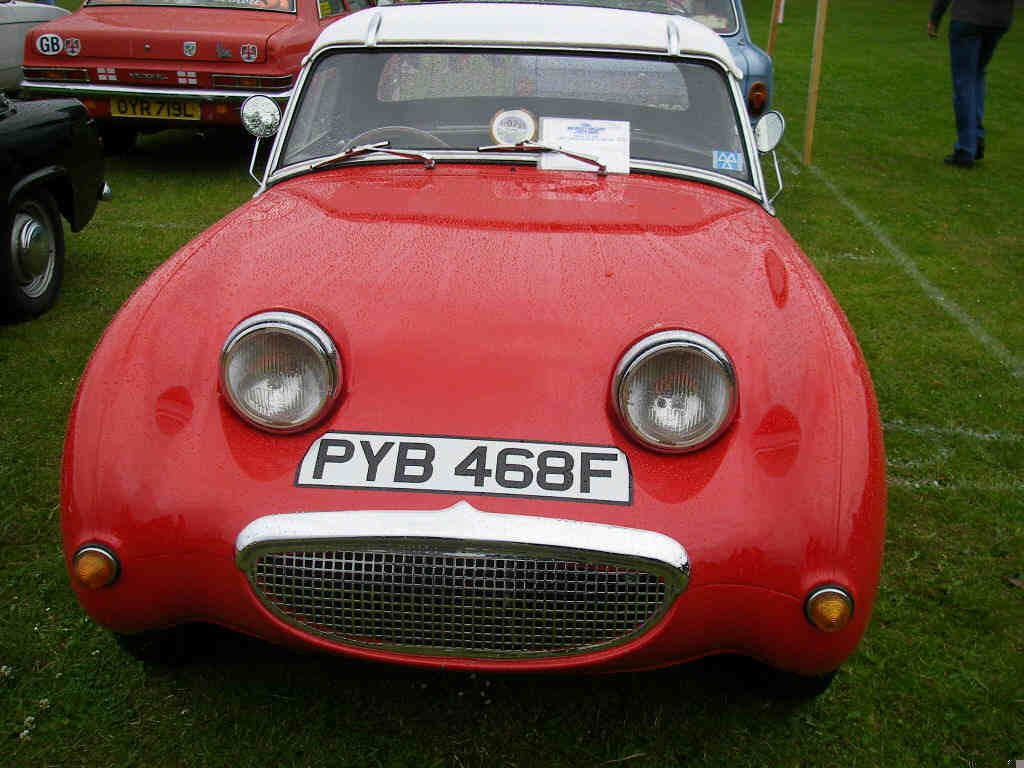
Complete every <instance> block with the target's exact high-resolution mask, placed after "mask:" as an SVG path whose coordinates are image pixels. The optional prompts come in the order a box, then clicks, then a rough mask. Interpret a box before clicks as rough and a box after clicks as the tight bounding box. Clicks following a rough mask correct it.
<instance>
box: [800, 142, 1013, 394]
mask: <svg viewBox="0 0 1024 768" xmlns="http://www.w3.org/2000/svg"><path fill="white" fill-rule="evenodd" d="M784 146H785V148H786V151H787V153H788V154H789V155H791V156H792V157H793V158H795V159H796V160H797V162H800V156H799V155H798V154H797V152H796V150H795V149H793V148H792V147H791V146H789V145H788V144H785V145H784ZM806 168H807V170H809V171H810V172H811V173H813V174H814V175H815V176H816V177H817V178H818V180H819V181H820V182H821V183H822V184H824V185H825V186H826V187H827V188H828V190H829V191H830V192H831V193H832V194H833V195H835V196H836V199H837V200H839V202H840V203H842V204H843V207H845V208H846V209H847V210H848V211H849V212H850V213H852V214H853V216H854V218H855V219H857V221H859V222H860V223H861V224H863V225H864V226H865V227H866V228H867V230H868V231H869V232H871V234H872V235H874V236H875V239H877V240H878V242H880V243H881V244H882V245H883V246H884V247H885V249H886V250H887V251H889V253H890V254H892V257H893V258H894V259H895V260H896V263H897V264H899V265H900V267H901V268H902V269H903V271H904V272H905V273H906V274H907V275H908V276H909V277H910V278H911V279H912V280H914V282H916V283H917V284H918V286H920V288H921V290H922V291H924V292H925V294H926V295H927V296H928V298H930V299H931V300H932V301H934V302H935V303H936V304H938V305H939V306H940V307H941V308H942V309H943V310H945V311H946V313H948V314H949V315H950V316H951V317H953V319H955V320H956V321H957V322H958V323H960V324H961V325H962V326H964V328H966V329H967V331H968V332H969V333H970V334H971V335H972V336H973V337H974V338H975V340H976V341H978V342H979V343H980V344H982V345H984V346H985V347H986V348H987V349H988V351H989V352H991V353H992V354H994V355H995V356H996V357H998V358H999V360H1000V361H1001V362H1002V363H1003V364H1004V365H1005V366H1006V367H1007V368H1009V369H1010V373H1011V374H1012V375H1013V376H1014V377H1015V378H1018V379H1021V378H1024V360H1021V358H1020V357H1018V356H1017V355H1015V354H1013V352H1011V351H1010V350H1009V349H1007V348H1006V347H1005V346H1004V345H1003V343H1002V342H1000V341H999V340H998V339H996V338H995V337H993V336H992V335H991V334H989V333H988V331H986V330H985V329H984V328H982V327H981V325H980V324H979V323H978V321H977V320H975V319H974V318H973V317H971V316H970V315H968V314H967V313H966V312H964V311H963V310H962V309H961V308H960V306H959V305H958V304H957V303H956V302H954V301H953V300H951V299H950V298H948V297H947V296H946V295H945V294H944V293H942V291H940V290H939V289H938V288H937V287H936V286H935V285H934V284H933V283H932V282H931V281H930V280H929V279H928V278H927V277H925V276H924V273H922V272H921V270H920V269H918V266H917V264H915V263H914V261H913V260H912V259H911V258H910V257H909V256H907V254H905V253H904V252H903V251H902V250H901V249H900V248H898V247H897V246H896V244H895V243H893V241H892V240H890V239H889V236H888V235H887V234H886V233H885V231H884V230H883V229H882V228H881V227H879V226H878V225H877V224H875V223H874V222H873V221H871V219H869V218H868V217H867V215H866V214H865V213H864V212H863V211H862V210H861V209H860V208H858V207H857V206H856V204H854V202H853V201H852V200H850V199H849V198H848V197H847V196H846V195H844V194H843V192H842V190H840V189H839V187H837V186H836V185H835V184H833V183H832V180H831V179H829V177H828V176H826V175H825V173H824V172H823V171H822V170H821V169H820V168H818V167H817V166H816V165H808V166H806Z"/></svg>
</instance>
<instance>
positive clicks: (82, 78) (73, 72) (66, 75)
mask: <svg viewBox="0 0 1024 768" xmlns="http://www.w3.org/2000/svg"><path fill="white" fill-rule="evenodd" d="M23 72H24V73H25V79H26V80H50V81H53V82H57V83H88V82H89V71H88V70H86V69H77V68H75V69H72V68H68V67H24V68H23Z"/></svg>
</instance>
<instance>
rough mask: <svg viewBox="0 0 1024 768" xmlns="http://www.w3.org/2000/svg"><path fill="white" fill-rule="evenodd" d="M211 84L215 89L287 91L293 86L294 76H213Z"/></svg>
mask: <svg viewBox="0 0 1024 768" xmlns="http://www.w3.org/2000/svg"><path fill="white" fill-rule="evenodd" d="M211 83H212V84H213V87H214V88H247V89H253V88H255V89H258V90H263V91H286V90H288V89H289V88H291V86H292V76H291V75H281V76H274V77H261V76H258V75H213V76H212V77H211Z"/></svg>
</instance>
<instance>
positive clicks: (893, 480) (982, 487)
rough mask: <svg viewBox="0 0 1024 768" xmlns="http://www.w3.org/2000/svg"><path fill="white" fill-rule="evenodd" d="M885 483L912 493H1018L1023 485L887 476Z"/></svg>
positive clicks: (1022, 488)
mask: <svg viewBox="0 0 1024 768" xmlns="http://www.w3.org/2000/svg"><path fill="white" fill-rule="evenodd" d="M886 481H887V482H888V484H889V485H890V486H892V487H893V488H909V489H911V490H914V491H920V490H926V491H990V492H993V493H1020V492H1021V491H1024V483H948V484H947V483H940V482H939V481H938V480H910V479H908V478H905V477H893V476H892V475H888V476H887V477H886Z"/></svg>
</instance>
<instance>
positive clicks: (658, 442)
mask: <svg viewBox="0 0 1024 768" xmlns="http://www.w3.org/2000/svg"><path fill="white" fill-rule="evenodd" d="M737 399H738V390H737V387H736V372H735V369H734V368H733V364H732V361H731V360H730V359H729V356H728V355H727V354H726V353H725V352H724V351H723V350H722V349H721V348H720V347H719V346H718V345H717V344H715V343H714V342H713V341H711V340H710V339H708V338H706V337H704V336H701V335H700V334H698V333H692V332H689V331H662V332H659V333H655V334H652V335H650V336H647V337H646V338H644V339H641V340H640V341H639V342H637V343H636V344H634V345H633V346H632V347H631V348H630V349H629V351H627V352H626V354H624V355H623V356H622V358H621V359H620V360H619V364H618V366H616V368H615V375H614V377H613V378H612V401H613V403H614V406H615V410H616V413H617V414H618V416H619V419H620V420H621V421H622V424H623V426H624V427H625V428H626V431H627V432H629V433H630V434H631V435H632V436H633V438H634V439H636V440H637V441H638V442H640V443H641V444H643V445H645V446H647V447H648V448H652V449H653V450H656V451H663V452H665V453H683V452H686V451H694V450H696V449H698V448H701V447H702V446H705V445H707V444H708V443H710V442H711V441H712V440H714V439H715V438H717V437H718V436H719V435H720V434H722V432H723V431H725V429H726V427H728V426H729V424H730V422H731V421H732V419H733V416H734V415H735V413H736V405H737Z"/></svg>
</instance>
